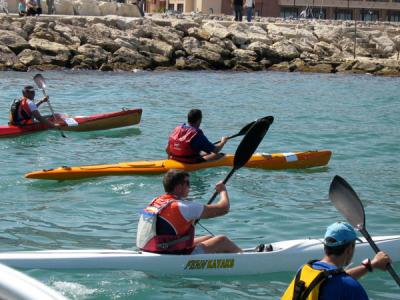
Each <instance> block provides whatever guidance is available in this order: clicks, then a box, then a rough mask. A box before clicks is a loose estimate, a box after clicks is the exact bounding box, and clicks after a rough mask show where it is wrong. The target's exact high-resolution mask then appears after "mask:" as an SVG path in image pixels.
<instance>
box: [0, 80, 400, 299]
mask: <svg viewBox="0 0 400 300" xmlns="http://www.w3.org/2000/svg"><path fill="white" fill-rule="evenodd" d="M34 75H35V73H16V72H0V88H1V93H0V112H1V114H0V124H2V125H3V124H4V125H5V124H6V123H7V121H8V111H9V107H10V103H11V102H12V100H13V99H14V98H16V97H19V96H20V93H21V92H20V91H21V89H22V87H23V86H24V85H28V84H33V81H32V78H33V76H34ZM43 76H44V77H45V79H46V83H47V92H48V94H49V95H50V99H51V103H52V105H53V107H54V109H55V110H56V111H57V112H61V113H67V114H69V115H71V116H74V115H90V114H94V113H102V112H110V111H118V110H120V109H121V108H123V107H127V108H142V109H143V116H142V121H141V123H140V124H139V125H136V126H132V127H128V128H121V129H114V130H109V131H98V132H96V131H95V132H88V133H74V132H66V135H67V138H62V137H61V136H60V134H59V133H58V132H57V131H47V132H41V133H35V134H31V135H25V136H21V137H17V138H8V139H2V140H0V170H1V171H0V195H1V210H0V216H1V217H0V222H1V223H0V224H1V225H0V226H1V227H0V228H1V230H0V251H17V250H42V249H61V248H63V249H89V248H92V249H93V248H107V249H132V250H133V249H135V243H134V241H135V236H136V226H137V222H138V213H139V211H140V210H141V209H142V208H143V207H144V206H145V205H146V204H147V203H148V202H149V201H150V200H151V199H152V198H153V197H155V196H157V195H158V194H161V193H162V192H163V189H162V184H161V180H162V175H153V176H123V177H102V178H94V179H86V180H80V181H64V182H57V181H40V180H28V179H25V178H24V174H25V173H27V172H30V171H34V170H40V169H48V168H53V167H57V166H61V165H68V166H72V165H85V164H102V163H116V162H122V161H136V160H146V159H147V160H152V159H161V158H164V157H165V146H166V143H167V138H168V134H169V133H170V132H171V130H172V129H173V128H174V127H175V126H176V125H177V124H180V123H182V122H184V121H185V118H186V114H187V112H188V110H190V109H191V108H200V109H201V110H202V111H203V124H202V128H203V130H204V132H205V133H206V135H207V136H208V137H209V138H210V140H212V141H217V140H219V139H220V137H222V136H224V135H232V134H235V133H237V132H238V131H239V130H240V129H241V128H242V127H243V126H244V125H245V124H247V123H249V122H251V121H252V120H254V119H256V118H259V117H263V116H267V115H273V116H274V117H275V122H274V123H273V124H272V126H271V127H270V129H269V131H268V133H267V135H266V136H265V138H264V140H263V142H262V143H261V145H260V146H259V148H258V150H257V151H258V152H266V153H273V152H292V151H305V150H315V149H330V150H332V151H333V155H332V158H331V161H330V162H329V165H328V166H327V167H320V168H314V169H306V170H290V171H287V170H286V171H267V170H260V169H244V168H243V169H240V170H238V171H237V172H236V173H235V174H234V176H233V177H232V178H231V180H230V181H229V182H228V185H227V188H228V191H229V194H230V198H231V211H230V212H229V214H227V215H225V216H223V217H219V218H215V219H210V220H207V221H203V222H202V223H203V225H204V226H205V227H207V228H208V230H210V231H212V232H213V233H214V234H224V235H228V236H229V237H230V238H231V239H233V240H234V241H235V242H236V243H237V244H238V245H240V246H241V247H243V248H245V247H254V246H256V245H257V244H259V243H261V242H266V243H269V242H274V241H280V240H289V239H299V238H307V237H313V238H321V237H322V236H323V234H324V231H325V228H326V226H328V225H329V224H330V223H332V222H335V221H338V220H344V219H343V217H342V216H341V214H340V213H339V212H338V211H337V210H336V209H335V208H334V207H333V206H332V204H331V203H330V201H329V199H328V188H329V184H330V182H331V180H332V178H333V176H334V175H336V174H338V175H341V176H342V177H344V178H345V179H346V180H347V181H348V182H350V184H351V185H352V186H353V188H354V189H355V190H356V191H357V192H358V194H359V196H360V198H361V200H362V202H363V204H364V206H365V211H366V225H367V229H368V230H369V232H370V234H371V235H395V234H400V224H399V217H400V204H399V201H400V175H399V166H400V165H399V158H398V156H399V153H400V146H399V142H400V130H399V124H400V104H399V100H400V99H399V85H400V79H399V78H385V77H373V76H369V75H357V76H356V75H337V74H334V75H332V74H301V73H279V72H255V73H240V72H235V73H231V72H137V73H101V72H44V73H43ZM41 96H42V95H41V94H40V91H37V98H39V97H41ZM41 111H42V113H43V114H46V113H49V110H48V108H47V106H46V104H43V106H42V107H41ZM240 139H241V138H240V137H239V138H236V139H232V140H231V141H229V142H228V143H227V144H226V146H225V147H224V152H227V153H234V152H235V150H236V147H237V146H238V144H239V142H240ZM229 170H230V168H228V167H224V168H214V169H206V170H201V171H197V172H193V173H192V174H191V181H192V185H191V196H190V198H191V199H193V200H196V201H199V202H202V203H206V202H207V201H208V199H209V198H210V197H211V195H212V193H213V187H214V185H215V183H216V182H217V181H219V180H222V179H224V178H225V176H226V175H227V173H228V172H229ZM197 232H198V234H207V232H205V231H204V230H203V229H201V228H199V227H198V228H197ZM99 263H101V262H99ZM395 268H396V269H397V271H398V272H400V265H399V264H397V265H395ZM25 272H26V273H27V274H29V275H30V276H33V277H34V278H36V279H39V280H41V281H42V282H44V283H46V284H47V285H49V286H51V287H53V288H54V289H56V290H58V291H60V292H61V293H63V294H64V295H66V296H67V297H69V298H71V299H178V298H179V299H191V300H194V299H278V298H279V296H280V295H281V294H282V293H283V291H284V290H285V288H286V286H287V284H288V283H289V281H290V279H291V278H292V276H293V275H294V274H293V273H291V272H287V273H286V272H285V273H279V274H270V275H263V276H250V277H249V276H242V277H228V278H218V277H216V278H215V277H214V278H211V277H210V278H207V277H205V278H195V277H177V276H169V277H154V276H149V275H146V274H144V273H141V272H136V271H130V270H125V271H92V272H90V271H65V272H64V271H43V270H31V271H25ZM361 283H362V285H363V286H364V287H365V288H366V290H367V292H368V294H369V296H370V297H371V299H400V294H399V291H400V290H399V288H398V287H397V286H396V284H395V282H394V281H393V280H392V278H391V277H390V276H389V274H387V273H383V272H380V271H376V272H374V273H372V274H369V275H368V276H366V277H364V278H363V279H362V280H361Z"/></svg>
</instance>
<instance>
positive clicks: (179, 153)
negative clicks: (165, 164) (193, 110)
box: [168, 124, 201, 163]
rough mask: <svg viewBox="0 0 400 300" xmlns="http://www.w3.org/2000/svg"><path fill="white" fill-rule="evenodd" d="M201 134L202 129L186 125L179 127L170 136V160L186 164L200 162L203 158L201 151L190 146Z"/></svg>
mask: <svg viewBox="0 0 400 300" xmlns="http://www.w3.org/2000/svg"><path fill="white" fill-rule="evenodd" d="M199 133H201V129H198V128H194V127H192V126H186V125H185V124H183V125H180V126H177V127H176V128H175V129H174V131H172V133H171V135H170V136H169V140H168V154H169V158H170V159H174V160H177V161H180V162H184V163H197V162H199V159H200V158H201V156H200V151H198V150H196V149H193V148H192V146H191V145H190V142H191V141H192V140H193V138H194V137H195V136H196V135H197V134H199Z"/></svg>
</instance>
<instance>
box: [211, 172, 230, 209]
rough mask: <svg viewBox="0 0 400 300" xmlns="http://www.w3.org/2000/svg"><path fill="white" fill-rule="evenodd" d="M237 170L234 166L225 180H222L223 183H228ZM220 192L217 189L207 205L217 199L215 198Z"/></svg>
mask: <svg viewBox="0 0 400 300" xmlns="http://www.w3.org/2000/svg"><path fill="white" fill-rule="evenodd" d="M235 171H236V169H235V168H233V169H232V170H231V171H230V172H229V174H228V175H227V176H226V177H225V179H224V181H222V183H223V184H226V183H227V182H228V180H229V178H231V177H232V175H233V173H235ZM218 194H219V193H218V192H217V191H215V192H214V194H213V195H212V197H211V198H210V200H208V202H207V205H208V204H211V203H212V202H213V201H214V200H215V198H216V197H217V196H218Z"/></svg>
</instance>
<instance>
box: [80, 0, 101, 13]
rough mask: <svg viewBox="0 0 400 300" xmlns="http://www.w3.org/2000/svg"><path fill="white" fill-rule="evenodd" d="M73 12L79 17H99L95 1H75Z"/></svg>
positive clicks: (98, 9)
mask: <svg viewBox="0 0 400 300" xmlns="http://www.w3.org/2000/svg"><path fill="white" fill-rule="evenodd" d="M74 11H75V14H76V15H80V16H101V11H100V8H99V6H98V2H97V1H96V0H75V1H74Z"/></svg>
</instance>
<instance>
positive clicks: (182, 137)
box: [166, 109, 228, 163]
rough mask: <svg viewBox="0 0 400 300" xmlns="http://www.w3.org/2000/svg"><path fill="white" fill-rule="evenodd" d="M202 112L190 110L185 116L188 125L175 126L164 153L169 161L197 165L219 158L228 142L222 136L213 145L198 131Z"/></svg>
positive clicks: (226, 138)
mask: <svg viewBox="0 0 400 300" xmlns="http://www.w3.org/2000/svg"><path fill="white" fill-rule="evenodd" d="M202 117H203V116H202V112H201V110H199V109H192V110H190V111H189V113H188V116H187V122H188V124H182V125H179V126H177V127H176V128H175V129H174V130H173V132H172V133H171V135H170V136H169V139H168V145H167V148H166V151H167V153H168V158H169V159H174V160H177V161H180V162H184V163H199V162H204V161H209V160H214V159H218V158H220V157H221V156H222V155H221V154H220V153H219V152H220V151H221V150H222V148H223V147H224V145H225V143H226V142H227V141H228V137H226V136H224V137H222V138H221V141H220V142H219V143H217V144H216V145H214V144H213V143H211V142H210V141H209V140H208V139H207V137H206V136H205V135H204V133H203V131H202V130H201V129H200V124H201V120H202Z"/></svg>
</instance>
